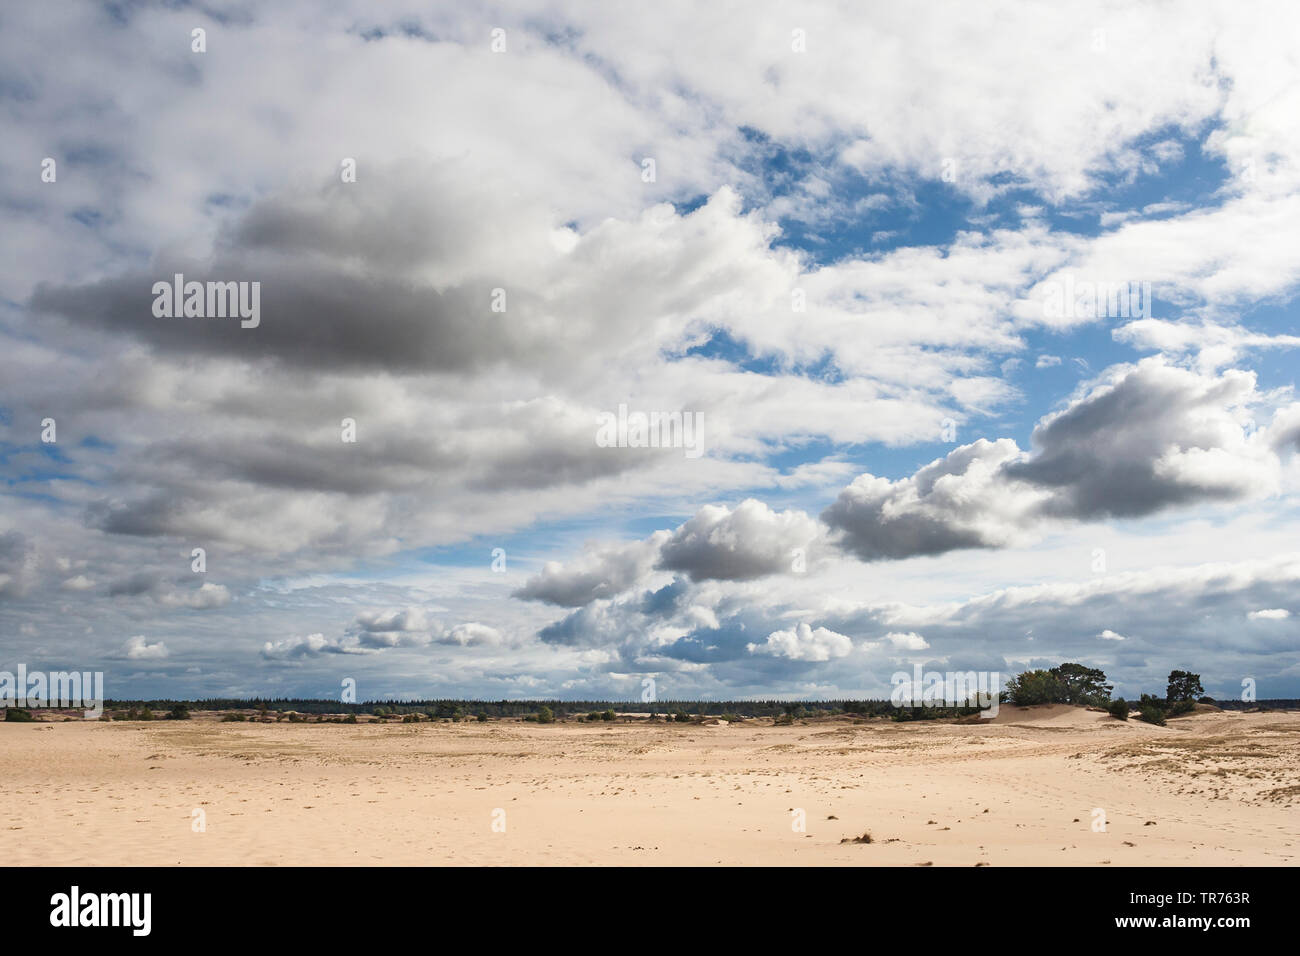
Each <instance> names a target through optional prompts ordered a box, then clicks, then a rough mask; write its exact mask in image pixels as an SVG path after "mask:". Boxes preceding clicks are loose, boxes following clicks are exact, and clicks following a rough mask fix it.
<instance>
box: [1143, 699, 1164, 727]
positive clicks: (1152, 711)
mask: <svg viewBox="0 0 1300 956" xmlns="http://www.w3.org/2000/svg"><path fill="white" fill-rule="evenodd" d="M1138 720H1145V721H1146V722H1147V723H1148V724H1155V725H1156V726H1157V727H1163V726H1164V725H1165V712H1164V711H1163V710H1161V709H1160V708H1159V707H1156V706H1154V705H1153V704H1151V703H1144V704H1142V705H1141V706H1139V707H1138Z"/></svg>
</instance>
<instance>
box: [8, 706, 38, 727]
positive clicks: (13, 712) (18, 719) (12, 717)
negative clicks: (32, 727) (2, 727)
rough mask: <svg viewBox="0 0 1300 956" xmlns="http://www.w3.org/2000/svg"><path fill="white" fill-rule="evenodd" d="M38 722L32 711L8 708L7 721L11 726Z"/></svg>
mask: <svg viewBox="0 0 1300 956" xmlns="http://www.w3.org/2000/svg"><path fill="white" fill-rule="evenodd" d="M34 720H36V718H35V717H33V716H32V712H31V711H30V710H23V709H22V708H21V707H6V708H5V721H6V722H7V723H11V724H29V723H31V722H32V721H34Z"/></svg>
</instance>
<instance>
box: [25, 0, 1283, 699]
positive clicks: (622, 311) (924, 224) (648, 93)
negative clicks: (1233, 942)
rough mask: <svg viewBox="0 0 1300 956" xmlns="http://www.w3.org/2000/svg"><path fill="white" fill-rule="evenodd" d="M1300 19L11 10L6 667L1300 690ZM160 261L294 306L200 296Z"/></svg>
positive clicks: (304, 679) (549, 687) (757, 7)
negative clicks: (1070, 667)
mask: <svg viewBox="0 0 1300 956" xmlns="http://www.w3.org/2000/svg"><path fill="white" fill-rule="evenodd" d="M196 31H198V32H196ZM1297 35H1300V9H1297V8H1296V7H1295V6H1294V5H1291V4H1288V3H1281V2H1278V3H1251V2H1240V0H1231V2H1222V3H1215V2H1197V3H1143V4H1133V3H1096V2H1087V3H1070V2H1063V3H1054V4H1050V5H1032V6H1031V5H1025V4H1022V3H1000V2H994V0H991V2H987V3H981V4H969V3H963V2H953V3H940V2H924V3H920V4H884V3H867V4H863V3H855V2H842V3H840V2H823V3H818V2H812V3H798V4H793V3H763V2H756V3H726V2H724V3H716V4H709V5H706V6H703V7H701V6H700V5H699V4H697V3H690V2H674V0H667V2H663V3H656V4H652V5H637V6H633V5H628V4H583V3H568V2H545V0H538V2H532V0H517V2H512V3H508V4H497V3H466V4H439V5H434V4H427V3H407V2H402V0H395V2H386V3H383V4H375V3H369V2H356V3H338V4H330V5H328V6H327V7H326V8H322V7H321V5H319V4H312V3H306V2H300V3H299V2H285V3H277V4H260V3H239V2H231V3H204V4H185V3H148V2H140V3H131V2H120V3H105V4H90V3H69V4H22V5H8V6H6V7H5V9H4V10H3V11H0V64H2V65H0V111H3V123H4V129H5V135H4V137H3V138H0V208H2V209H3V217H4V223H5V228H4V229H3V230H0V250H2V252H3V255H0V275H2V276H3V288H2V290H0V670H6V669H7V670H14V669H16V668H17V666H18V665H19V664H20V663H21V664H25V665H26V667H27V668H28V669H29V670H41V669H44V670H62V669H77V670H102V671H103V672H104V673H105V684H106V691H107V693H108V695H109V696H111V697H116V698H140V697H171V698H187V699H195V698H201V697H210V696H255V695H256V696H308V697H338V696H339V695H340V688H341V687H343V686H344V683H345V682H346V681H349V680H351V681H355V682H356V693H357V695H358V698H359V699H380V698H389V697H410V698H439V697H468V698H482V699H492V700H496V699H519V698H530V699H535V698H561V699H639V698H640V697H641V696H642V693H643V690H644V689H645V688H646V687H647V683H646V682H647V681H648V680H649V681H653V683H654V687H655V693H656V694H657V696H658V697H659V698H660V699H715V700H716V699H725V698H742V697H755V696H757V697H764V698H771V697H781V698H810V699H828V698H842V697H877V698H879V697H887V696H888V695H889V692H890V689H891V675H893V674H895V673H897V672H899V671H908V672H911V671H912V669H913V667H914V666H920V667H922V668H923V669H924V670H926V671H938V672H947V671H969V670H980V671H994V672H997V673H1000V674H1003V675H1005V676H1010V675H1012V674H1015V673H1018V672H1019V671H1022V670H1025V669H1029V668H1035V667H1050V666H1054V665H1055V664H1058V663H1060V662H1062V661H1080V662H1083V663H1086V664H1088V665H1090V666H1094V667H1100V668H1102V669H1103V670H1104V671H1105V672H1106V674H1107V675H1108V677H1109V678H1110V680H1111V681H1112V682H1113V683H1114V685H1115V693H1116V694H1117V695H1119V694H1126V695H1128V696H1130V697H1134V696H1136V695H1137V694H1139V693H1141V692H1154V693H1161V692H1163V690H1164V685H1165V678H1166V676H1167V674H1168V673H1169V671H1170V670H1173V669H1182V670H1192V671H1195V672H1197V673H1200V674H1201V675H1202V680H1203V683H1204V686H1205V690H1206V691H1207V692H1208V693H1210V694H1212V695H1214V696H1217V697H1225V698H1227V697H1238V696H1240V695H1241V693H1242V688H1243V682H1253V684H1254V686H1255V687H1256V693H1257V695H1258V696H1259V697H1262V698H1263V697H1297V696H1300V640H1298V637H1300V625H1298V621H1300V546H1298V545H1297V536H1296V531H1297V528H1298V527H1300V525H1297V517H1298V516H1300V509H1298V505H1300V498H1298V497H1297V493H1298V492H1300V462H1298V461H1297V452H1300V398H1298V397H1297V396H1296V394H1295V384H1296V370H1297V364H1296V355H1297V353H1296V348H1297V346H1300V321H1298V320H1300V304H1298V303H1297V298H1296V296H1297V291H1300V259H1298V258H1297V257H1296V255H1295V250H1296V249H1298V248H1300V125H1297V124H1296V122H1295V117H1296V116H1297V115H1300V69H1298V62H1297V61H1298V58H1300V54H1298V53H1297V51H1296V49H1295V44H1294V38H1295V36H1297ZM178 273H179V274H181V275H183V276H184V277H185V281H197V282H200V283H208V282H222V283H225V282H233V283H242V284H244V285H243V286H241V288H242V289H244V290H245V293H246V295H248V296H249V298H246V299H245V302H246V303H248V304H250V307H251V302H252V299H251V294H252V292H251V290H252V289H253V288H254V286H253V283H256V284H257V285H256V289H257V294H258V299H257V302H258V307H257V312H256V317H255V318H247V320H245V321H241V318H240V317H239V316H233V315H224V316H223V315H215V314H207V313H206V312H205V309H207V308H208V305H207V300H206V299H205V297H204V296H203V295H200V296H198V297H196V298H195V302H196V306H195V308H194V309H193V311H192V313H191V314H176V315H172V314H167V313H170V311H171V310H169V309H166V308H163V307H161V306H160V305H159V301H158V300H159V298H160V295H159V293H158V292H157V291H156V290H155V284H156V283H163V284H165V285H169V284H171V283H172V282H173V277H174V276H175V275H176V274H178ZM201 289H202V290H206V286H204V287H201ZM161 298H162V299H164V300H170V296H169V295H165V294H164V295H161ZM165 304H169V302H168V303H165ZM183 311H185V310H182V312H183ZM160 312H162V313H164V314H160ZM247 315H249V316H251V315H252V313H251V312H249V313H247ZM651 416H654V420H655V422H656V423H660V422H662V421H663V420H665V419H666V420H669V421H673V420H674V419H673V416H678V417H677V418H676V421H678V422H680V423H681V424H682V425H683V426H688V427H682V428H676V429H675V430H673V431H665V432H663V433H662V435H660V433H658V432H656V437H662V438H663V441H661V442H658V443H657V444H658V447H645V446H646V444H647V442H645V441H642V438H644V437H645V432H644V430H643V429H641V428H639V427H638V426H639V425H641V424H644V422H648V421H649V419H650V417H651ZM620 417H621V418H622V419H623V420H624V422H630V423H631V424H630V427H628V428H620V427H618V424H617V423H618V421H619V419H620ZM611 423H613V425H611Z"/></svg>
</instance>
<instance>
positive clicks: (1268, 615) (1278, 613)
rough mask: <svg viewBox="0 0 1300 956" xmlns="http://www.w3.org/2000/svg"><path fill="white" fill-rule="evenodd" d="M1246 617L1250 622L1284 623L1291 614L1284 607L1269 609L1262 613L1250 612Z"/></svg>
mask: <svg viewBox="0 0 1300 956" xmlns="http://www.w3.org/2000/svg"><path fill="white" fill-rule="evenodd" d="M1246 616H1247V617H1248V618H1250V619H1251V620H1252V621H1285V620H1286V619H1287V618H1289V617H1290V616H1291V612H1290V611H1288V610H1287V609H1286V608H1284V607H1271V608H1265V609H1264V610H1262V611H1251V612H1250V613H1249V614H1247V615H1246Z"/></svg>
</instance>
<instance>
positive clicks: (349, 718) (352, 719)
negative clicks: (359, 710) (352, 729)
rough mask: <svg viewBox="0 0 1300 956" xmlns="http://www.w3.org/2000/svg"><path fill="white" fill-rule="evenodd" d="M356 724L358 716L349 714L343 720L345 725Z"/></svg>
mask: <svg viewBox="0 0 1300 956" xmlns="http://www.w3.org/2000/svg"><path fill="white" fill-rule="evenodd" d="M356 722H357V715H356V714H348V715H347V716H346V717H344V718H343V723H345V724H355V723H356Z"/></svg>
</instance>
